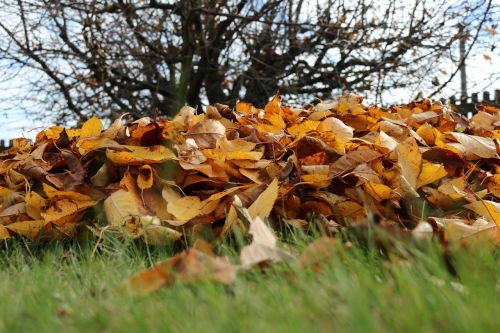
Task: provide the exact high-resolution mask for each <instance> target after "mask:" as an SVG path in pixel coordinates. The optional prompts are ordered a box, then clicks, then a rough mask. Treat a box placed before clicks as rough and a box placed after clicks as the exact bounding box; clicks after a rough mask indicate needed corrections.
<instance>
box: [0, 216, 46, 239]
mask: <svg viewBox="0 0 500 333" xmlns="http://www.w3.org/2000/svg"><path fill="white" fill-rule="evenodd" d="M46 224H47V222H45V221H44V220H35V221H21V222H14V223H11V224H9V225H6V226H5V227H6V228H7V229H9V230H10V231H12V232H14V233H16V234H19V235H22V236H24V237H26V238H28V239H35V238H36V237H37V236H38V234H39V233H40V231H41V230H42V229H43V227H44V226H45V225H46Z"/></svg>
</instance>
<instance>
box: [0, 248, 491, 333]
mask: <svg viewBox="0 0 500 333" xmlns="http://www.w3.org/2000/svg"><path fill="white" fill-rule="evenodd" d="M94 244H95V242H94V241H89V242H83V243H67V244H65V243H52V244H30V245H28V244H26V243H25V242H23V241H22V240H9V242H8V243H4V244H2V245H1V250H0V297H1V301H0V313H1V317H0V318H1V320H0V331H4V332H16V331H23V332H26V331H36V332H54V331H65V332H72V331H86V332H89V331H98V332H104V331H105V332H110V331H116V332H141V331H143V332H150V331H163V332H240V331H255V332H304V331H308V332H315V331H334V330H335V331H338V332H396V331H397V332H416V331H419V332H494V331H496V330H497V329H498V327H500V316H499V314H498V309H500V265H499V264H500V252H499V251H498V250H495V249H491V248H490V249H484V248H474V249H468V250H464V249H457V250H454V251H452V265H453V267H454V269H455V270H456V272H455V274H451V273H450V268H449V265H446V264H445V260H443V256H442V255H441V254H440V253H441V250H440V249H439V247H438V246H435V245H433V244H427V245H425V246H414V245H412V246H405V247H403V248H402V249H400V250H398V251H397V252H395V251H393V254H391V255H390V259H387V258H386V257H384V256H382V255H381V254H380V253H379V252H377V251H376V250H374V249H371V250H366V249H361V247H360V246H357V245H354V246H352V247H345V246H344V245H342V242H340V241H339V249H337V252H336V255H335V256H334V257H333V258H332V259H331V260H329V261H328V263H327V264H325V265H324V266H322V269H321V271H320V272H315V271H313V270H304V269H301V270H299V269H296V268H292V267H286V266H282V265H281V266H280V265H275V266H272V267H270V268H269V269H267V270H265V271H261V270H253V271H250V272H247V273H244V274H238V277H237V279H236V282H235V283H234V284H233V285H230V286H224V285H219V284H215V283H208V282H202V283H198V284H192V285H181V284H176V285H174V286H173V287H171V288H168V289H162V290H161V291H159V292H156V293H153V294H151V295H148V296H138V297H131V296H128V295H125V294H123V293H121V292H120V291H119V289H117V285H118V284H119V283H120V282H121V281H123V280H124V279H126V278H127V277H128V276H130V275H131V274H133V273H135V272H137V271H139V270H141V269H144V268H146V267H148V266H150V264H151V262H155V261H157V260H161V259H164V258H167V257H169V256H170V255H172V253H173V250H172V249H169V248H166V247H161V248H146V247H145V246H143V245H137V244H123V243H120V242H116V241H110V242H108V243H105V244H104V245H103V246H102V247H100V248H99V250H98V251H94ZM297 246H299V247H300V246H303V244H302V243H301V244H299V245H297ZM218 251H219V252H222V253H225V254H228V255H229V256H232V257H234V253H233V252H232V251H231V248H230V247H228V246H221V247H219V248H218ZM402 252H404V253H406V254H405V255H401V253H402ZM452 270H453V269H452ZM454 275H456V276H454Z"/></svg>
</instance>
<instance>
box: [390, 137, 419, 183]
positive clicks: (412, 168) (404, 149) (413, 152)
mask: <svg viewBox="0 0 500 333" xmlns="http://www.w3.org/2000/svg"><path fill="white" fill-rule="evenodd" d="M396 150H397V152H398V162H399V165H400V168H401V176H402V177H404V179H405V180H406V182H408V184H409V185H410V186H411V187H412V188H413V189H415V187H416V186H417V180H418V175H419V174H420V169H421V164H422V155H421V154H420V151H419V150H418V145H417V142H416V141H415V139H413V138H409V139H407V140H405V141H404V142H401V143H398V146H397V149H396Z"/></svg>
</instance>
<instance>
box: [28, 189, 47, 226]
mask: <svg viewBox="0 0 500 333" xmlns="http://www.w3.org/2000/svg"><path fill="white" fill-rule="evenodd" d="M24 200H25V202H26V213H27V214H28V215H29V217H31V218H32V219H34V220H40V219H42V209H43V208H44V207H45V206H46V205H47V200H45V199H44V198H43V197H42V196H41V195H39V194H38V193H36V192H33V191H32V192H28V193H26V197H25V198H24Z"/></svg>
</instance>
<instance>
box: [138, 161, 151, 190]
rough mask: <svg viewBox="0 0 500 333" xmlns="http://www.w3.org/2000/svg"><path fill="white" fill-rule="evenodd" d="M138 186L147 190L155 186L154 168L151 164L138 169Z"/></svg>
mask: <svg viewBox="0 0 500 333" xmlns="http://www.w3.org/2000/svg"><path fill="white" fill-rule="evenodd" d="M137 171H138V175H137V186H139V188H140V189H141V190H146V189H148V188H151V187H152V186H153V169H152V168H151V167H150V166H149V165H147V164H146V165H143V166H141V167H140V168H139V169H138V170H137Z"/></svg>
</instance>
